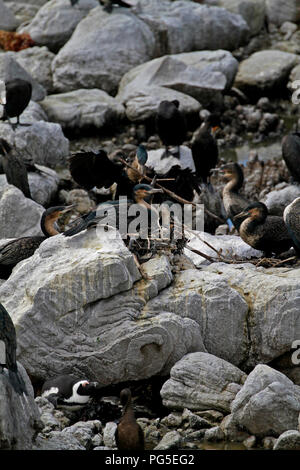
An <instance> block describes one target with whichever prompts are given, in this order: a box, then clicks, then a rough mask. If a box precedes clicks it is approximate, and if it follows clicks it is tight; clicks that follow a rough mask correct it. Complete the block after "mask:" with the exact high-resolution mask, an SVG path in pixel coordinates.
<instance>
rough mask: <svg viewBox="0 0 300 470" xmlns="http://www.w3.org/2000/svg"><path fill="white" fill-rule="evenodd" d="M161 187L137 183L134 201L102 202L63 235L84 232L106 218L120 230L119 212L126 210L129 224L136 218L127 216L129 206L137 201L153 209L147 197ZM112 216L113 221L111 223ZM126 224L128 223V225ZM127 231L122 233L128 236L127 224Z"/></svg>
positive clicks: (143, 228) (125, 213)
mask: <svg viewBox="0 0 300 470" xmlns="http://www.w3.org/2000/svg"><path fill="white" fill-rule="evenodd" d="M161 192H162V190H161V189H156V188H153V187H152V186H150V185H149V184H137V185H135V186H134V188H133V199H134V200H133V201H132V200H128V199H127V200H126V201H125V202H122V200H121V201H119V200H116V201H107V202H104V203H102V204H99V206H98V208H97V209H96V210H94V211H91V212H89V213H88V214H85V215H83V216H82V217H79V219H76V221H74V222H73V224H72V226H71V227H70V228H69V229H68V230H65V231H64V232H63V235H64V236H66V237H70V236H72V235H75V234H77V233H79V232H82V231H83V230H85V229H88V228H93V227H96V226H97V224H98V223H99V222H101V221H102V220H103V219H105V222H106V223H107V224H108V225H111V226H113V227H114V228H115V229H117V230H119V229H121V227H120V226H119V214H120V211H121V210H124V215H125V216H126V223H127V224H129V223H130V221H131V220H134V218H135V216H132V217H129V216H128V217H127V210H128V208H129V207H130V206H131V205H132V204H134V203H136V204H140V205H142V206H144V207H146V208H147V209H148V210H153V209H152V208H151V205H150V203H149V202H148V201H147V199H149V198H151V196H152V195H153V194H156V193H161ZM122 204H126V206H127V207H125V208H124V207H123V208H122ZM110 218H111V221H112V222H111V223H109V221H110ZM127 224H126V225H127ZM122 228H123V227H122ZM124 229H126V233H121V235H122V236H123V237H124V236H125V238H126V236H127V226H126V227H124ZM141 229H142V230H145V229H146V230H148V227H141Z"/></svg>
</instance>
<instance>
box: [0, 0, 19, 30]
mask: <svg viewBox="0 0 300 470" xmlns="http://www.w3.org/2000/svg"><path fill="white" fill-rule="evenodd" d="M17 26H18V21H17V19H16V17H15V15H14V13H13V12H12V10H11V9H10V8H8V7H7V5H6V4H5V3H4V2H3V0H1V1H0V29H4V30H5V31H14V30H15V29H16V27H17Z"/></svg>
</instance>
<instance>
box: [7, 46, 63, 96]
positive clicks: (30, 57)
mask: <svg viewBox="0 0 300 470" xmlns="http://www.w3.org/2000/svg"><path fill="white" fill-rule="evenodd" d="M6 54H7V55H8V54H9V55H11V56H12V57H13V58H14V60H16V61H17V62H18V64H19V65H21V66H22V67H23V69H25V70H26V71H27V72H28V73H29V74H30V75H31V76H32V78H33V79H34V80H36V82H38V83H39V84H40V85H42V86H43V87H44V88H45V90H46V91H47V93H52V91H53V83H52V71H51V64H52V61H53V59H54V57H55V55H54V54H53V52H50V51H49V50H48V48H47V47H46V46H42V47H38V46H34V47H28V48H27V49H23V50H21V51H18V52H8V53H6Z"/></svg>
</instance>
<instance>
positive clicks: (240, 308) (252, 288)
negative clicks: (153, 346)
mask: <svg viewBox="0 0 300 470" xmlns="http://www.w3.org/2000/svg"><path fill="white" fill-rule="evenodd" d="M212 245H213V243H212ZM299 273H300V270H299V268H294V269H293V270H287V269H284V268H276V269H267V270H265V269H264V268H256V267H255V266H254V265H252V264H249V263H245V264H238V265H234V264H225V263H212V264H211V265H209V266H205V267H202V268H201V270H195V269H188V270H186V271H183V272H181V273H180V274H179V275H178V276H176V278H175V279H174V281H173V283H172V285H171V286H169V287H167V288H166V289H165V290H164V291H162V292H161V293H160V295H159V296H158V297H157V298H153V299H152V300H150V301H149V302H148V305H147V312H148V314H149V315H150V314H153V313H155V312H156V313H157V312H160V311H162V310H166V309H167V310H168V311H169V312H174V313H176V314H177V315H179V316H181V317H183V318H186V317H187V318H191V319H193V320H194V321H195V322H197V323H198V324H199V325H200V329H201V334H202V338H203V341H204V345H205V347H206V349H207V351H208V352H209V353H210V354H213V355H215V356H218V357H220V358H222V359H225V360H226V361H228V362H230V363H232V364H234V365H236V366H238V367H240V368H242V369H244V367H247V366H248V367H253V366H255V365H256V364H258V363H260V362H270V361H271V360H272V359H275V358H277V357H279V356H281V355H282V354H284V353H285V352H289V351H290V350H291V345H292V343H293V341H295V340H297V339H299V335H300V312H299V297H300V287H299V282H298V276H299Z"/></svg>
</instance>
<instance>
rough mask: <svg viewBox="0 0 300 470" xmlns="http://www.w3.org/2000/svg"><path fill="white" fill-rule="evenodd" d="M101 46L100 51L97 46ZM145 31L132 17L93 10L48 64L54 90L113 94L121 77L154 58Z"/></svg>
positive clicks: (147, 34) (149, 32)
mask: <svg viewBox="0 0 300 470" xmlns="http://www.w3.org/2000/svg"><path fill="white" fill-rule="evenodd" d="M100 44H101V47H99V45H100ZM154 46H155V45H154V37H153V34H152V32H151V31H150V29H149V27H148V26H147V25H145V23H143V22H142V21H141V20H139V19H138V18H137V17H135V16H134V15H133V14H130V13H128V14H119V13H115V14H113V15H111V14H108V13H105V12H104V11H103V10H102V8H101V7H97V8H95V9H93V11H91V12H90V14H89V15H87V17H86V18H85V19H83V20H82V21H81V22H80V23H79V25H78V26H77V28H76V29H75V31H74V33H73V35H72V38H71V39H70V40H69V41H68V42H67V44H66V45H65V46H64V47H63V48H62V49H61V50H60V51H59V53H58V55H57V56H56V58H55V60H54V61H53V64H52V70H53V78H54V85H55V88H56V89H57V90H59V91H62V92H64V91H71V90H74V89H79V88H100V89H102V90H104V91H106V92H108V93H113V92H114V91H115V90H116V88H117V86H118V83H119V81H120V79H121V77H122V76H123V75H124V74H125V73H126V72H127V71H128V70H129V69H130V68H132V67H134V66H135V65H138V64H140V63H142V62H146V61H147V60H150V59H151V58H152V57H153V54H154Z"/></svg>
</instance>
